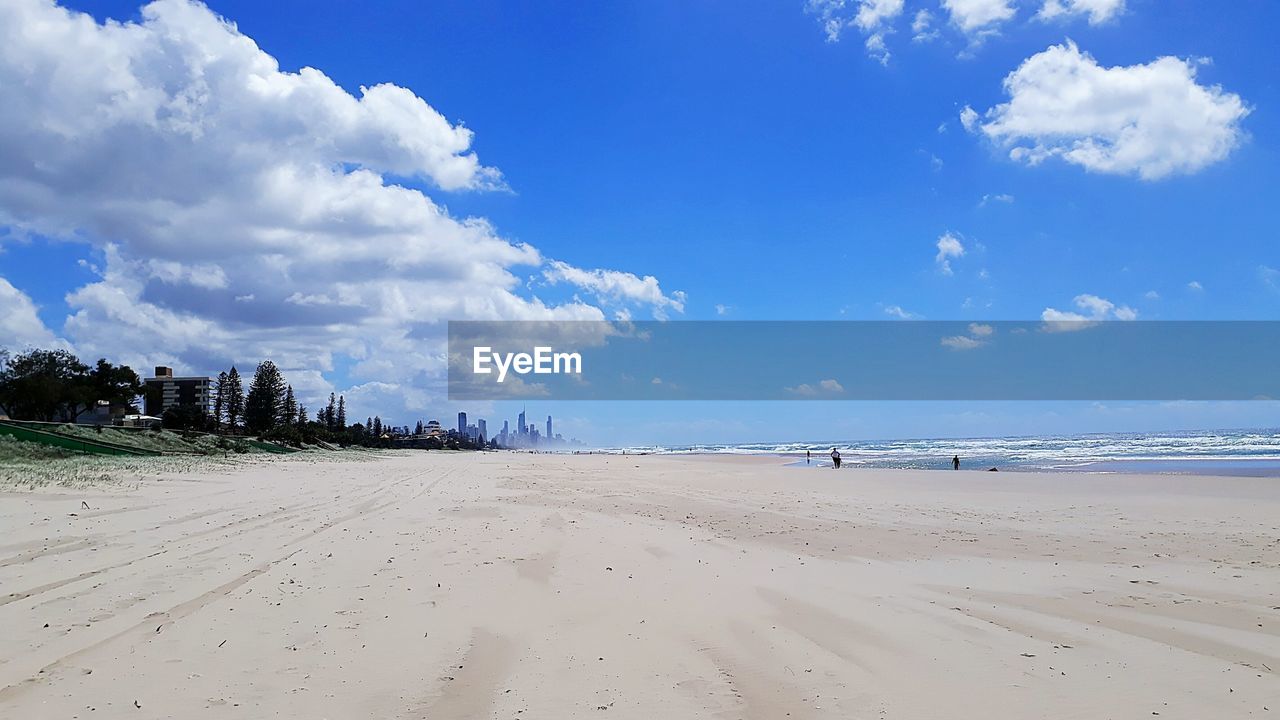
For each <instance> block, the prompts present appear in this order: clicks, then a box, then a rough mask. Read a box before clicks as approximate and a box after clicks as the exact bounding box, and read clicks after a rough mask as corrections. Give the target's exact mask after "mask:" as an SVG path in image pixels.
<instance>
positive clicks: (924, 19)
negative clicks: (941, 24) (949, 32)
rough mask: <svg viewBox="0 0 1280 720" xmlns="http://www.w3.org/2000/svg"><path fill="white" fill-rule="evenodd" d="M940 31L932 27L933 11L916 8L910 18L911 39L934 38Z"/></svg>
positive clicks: (925, 39)
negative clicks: (913, 15)
mask: <svg viewBox="0 0 1280 720" xmlns="http://www.w3.org/2000/svg"><path fill="white" fill-rule="evenodd" d="M939 34H940V33H939V32H938V30H937V29H935V28H934V27H933V13H931V12H929V11H928V10H917V11H916V14H915V17H913V18H912V20H911V39H912V40H913V41H915V42H929V41H930V40H936V39H937V38H938V35H939Z"/></svg>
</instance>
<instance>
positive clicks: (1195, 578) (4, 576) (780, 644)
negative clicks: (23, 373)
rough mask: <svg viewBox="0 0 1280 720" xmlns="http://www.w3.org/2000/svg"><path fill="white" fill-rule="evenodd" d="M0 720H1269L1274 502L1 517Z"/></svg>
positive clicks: (1277, 536)
mask: <svg viewBox="0 0 1280 720" xmlns="http://www.w3.org/2000/svg"><path fill="white" fill-rule="evenodd" d="M0 526H2V527H3V528H4V533H3V536H2V537H0V627H3V629H4V635H5V642H4V643H3V646H2V647H0V716H2V717H6V718H42V719H43V718H91V717H96V718H169V717H173V718H197V717H200V718H203V717H208V718H266V717H283V718H334V719H345V718H431V719H442V720H443V719H450V718H555V719H558V718H573V717H593V718H594V717H599V718H619V717H621V718H657V717H663V718H748V719H761V720H763V719H766V718H767V719H774V718H797V719H802V718H943V717H945V718H984V719H985V718H1140V717H1154V716H1159V717H1160V718H1188V719H1191V718H1195V719H1197V720H1200V719H1203V718H1251V717H1258V718H1266V717H1277V716H1280V674H1278V673H1277V671H1280V482H1277V481H1276V480H1274V479H1259V478H1213V477H1175V476H1119V475H1083V474H1073V475H1055V474H1032V473H983V472H968V471H960V472H911V471H887V470H875V471H870V470H856V469H848V470H841V471H839V472H835V471H831V470H816V469H812V470H811V469H804V468H794V467H784V466H782V461H780V460H779V459H777V458H748V459H742V458H723V457H692V458H675V457H657V456H641V457H621V456H600V455H593V456H586V455H582V456H572V455H531V454H513V453H485V454H480V453H459V454H449V453H439V452H436V453H416V454H406V455H404V456H388V457H382V458H380V459H374V460H364V461H325V462H316V461H314V460H297V459H281V460H275V461H272V462H259V463H254V464H248V465H245V466H243V467H234V468H230V469H226V468H221V469H217V470H215V471H207V472H203V474H202V473H194V474H182V475H173V476H171V477H168V478H165V479H163V480H146V481H143V482H141V483H140V484H137V485H136V486H128V487H123V488H102V489H90V490H66V489H63V490H41V491H38V492H13V491H11V492H6V493H3V494H0Z"/></svg>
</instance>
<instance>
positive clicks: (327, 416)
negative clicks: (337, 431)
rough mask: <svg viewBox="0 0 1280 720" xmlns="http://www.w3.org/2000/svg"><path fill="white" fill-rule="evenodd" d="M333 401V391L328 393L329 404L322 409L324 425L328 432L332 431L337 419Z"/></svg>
mask: <svg viewBox="0 0 1280 720" xmlns="http://www.w3.org/2000/svg"><path fill="white" fill-rule="evenodd" d="M333 401H334V397H333V393H329V405H328V406H327V407H325V409H324V427H325V429H326V430H328V431H329V432H333V425H334V423H335V422H336V421H337V419H338V413H337V410H336V409H335V407H334V402H333Z"/></svg>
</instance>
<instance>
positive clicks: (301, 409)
mask: <svg viewBox="0 0 1280 720" xmlns="http://www.w3.org/2000/svg"><path fill="white" fill-rule="evenodd" d="M294 422H295V423H296V424H297V426H298V429H299V430H301V429H302V428H304V427H306V426H307V406H306V405H299V406H298V416H297V417H296V418H294Z"/></svg>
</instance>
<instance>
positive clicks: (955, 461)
mask: <svg viewBox="0 0 1280 720" xmlns="http://www.w3.org/2000/svg"><path fill="white" fill-rule="evenodd" d="M951 469H952V470H959V469H960V456H959V455H957V456H955V457H953V458H951Z"/></svg>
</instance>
